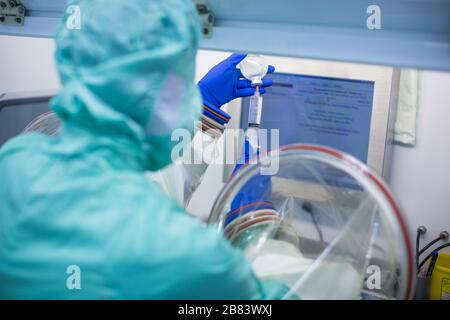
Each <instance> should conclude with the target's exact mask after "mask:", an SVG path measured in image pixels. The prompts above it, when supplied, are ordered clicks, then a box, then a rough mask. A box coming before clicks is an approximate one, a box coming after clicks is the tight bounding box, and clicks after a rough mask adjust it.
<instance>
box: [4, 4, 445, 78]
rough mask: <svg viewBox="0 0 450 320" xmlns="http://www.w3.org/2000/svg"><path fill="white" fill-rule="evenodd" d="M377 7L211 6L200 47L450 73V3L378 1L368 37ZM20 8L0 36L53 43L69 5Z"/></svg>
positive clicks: (340, 5) (350, 5)
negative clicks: (20, 19)
mask: <svg viewBox="0 0 450 320" xmlns="http://www.w3.org/2000/svg"><path fill="white" fill-rule="evenodd" d="M372 2H373V1H369V0H346V1H336V0H315V1H310V0H277V1H271V0H263V1H261V0H246V1H242V0H227V1H223V0H208V1H206V3H207V4H208V12H210V13H211V14H213V15H214V20H215V22H214V34H213V36H212V37H211V38H209V39H202V41H201V48H203V49H210V50H227V51H243V52H258V53H262V54H271V55H283V56H289V57H302V58H310V59H323V60H334V61H351V62H359V63H369V64H382V65H389V66H396V67H413V68H423V69H435V70H446V71H450V1H448V0H381V1H377V5H379V6H380V8H381V21H382V24H381V29H380V30H369V29H367V26H366V20H367V18H368V16H369V15H368V14H367V12H366V10H367V8H368V6H369V5H371V4H372ZM22 4H23V5H24V6H25V7H26V9H27V13H26V16H25V23H24V25H23V26H21V27H17V26H4V25H0V34H7V35H17V36H33V37H53V36H54V34H55V31H56V28H57V25H58V23H59V21H60V17H61V16H62V13H63V11H64V6H65V1H64V0H48V1H36V0H22ZM203 22H205V21H203ZM262 34H263V36H261V35H262Z"/></svg>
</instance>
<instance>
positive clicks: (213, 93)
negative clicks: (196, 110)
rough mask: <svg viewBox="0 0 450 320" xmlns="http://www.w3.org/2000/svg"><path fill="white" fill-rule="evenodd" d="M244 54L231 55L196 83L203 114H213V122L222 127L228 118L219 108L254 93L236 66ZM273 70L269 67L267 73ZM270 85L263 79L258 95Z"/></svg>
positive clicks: (253, 89)
mask: <svg viewBox="0 0 450 320" xmlns="http://www.w3.org/2000/svg"><path fill="white" fill-rule="evenodd" d="M246 56H247V55H246V54H238V53H233V54H232V55H231V56H230V57H228V58H227V59H225V60H224V61H222V62H220V63H219V64H218V65H216V66H215V67H213V68H212V69H211V70H210V71H209V72H208V73H207V74H206V75H205V76H204V77H203V78H202V79H201V80H200V82H199V83H198V87H199V89H200V92H201V94H202V97H203V104H204V105H205V106H206V108H204V112H203V114H204V115H205V116H208V117H209V116H210V115H211V114H214V115H215V116H216V117H218V119H217V118H215V119H214V120H216V121H218V122H219V123H220V124H222V125H224V124H226V123H228V121H229V119H230V116H229V115H228V114H227V113H226V112H223V111H222V110H220V108H221V107H222V106H223V105H224V104H226V103H228V102H230V101H232V100H234V99H236V98H241V97H248V96H251V95H253V94H254V93H255V88H253V87H252V85H251V82H250V81H249V80H246V79H245V78H244V76H243V75H242V73H241V71H240V70H239V69H238V68H237V65H238V64H239V63H240V62H241V61H242V60H243V59H244V58H245V57H246ZM274 71H275V68H274V67H273V66H269V70H268V73H273V72H274ZM271 85H272V80H270V79H263V85H262V86H261V87H260V93H261V94H264V93H265V92H266V90H265V89H264V88H267V87H269V86H271Z"/></svg>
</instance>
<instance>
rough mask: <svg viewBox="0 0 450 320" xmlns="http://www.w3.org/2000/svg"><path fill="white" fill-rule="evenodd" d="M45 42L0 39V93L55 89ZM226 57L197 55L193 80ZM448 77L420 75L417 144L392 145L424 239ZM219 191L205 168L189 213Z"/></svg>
mask: <svg viewBox="0 0 450 320" xmlns="http://www.w3.org/2000/svg"><path fill="white" fill-rule="evenodd" d="M53 51H54V43H53V41H52V40H49V39H30V38H16V37H5V36H0V72H1V73H0V94H1V93H3V92H20V91H34V90H48V89H54V88H58V86H59V79H58V76H57V73H56V69H55V66H54V64H53ZM225 56H226V54H224V53H216V52H200V53H199V56H198V61H197V76H196V77H197V79H199V78H201V76H202V75H203V74H204V73H206V72H207V70H208V69H209V68H210V67H212V66H213V65H214V64H215V63H217V62H218V61H220V59H222V58H223V57H225ZM449 89H450V73H439V72H431V71H423V72H421V88H420V92H419V95H420V101H419V102H420V103H419V115H418V125H417V145H416V147H414V148H411V147H403V146H395V147H394V150H393V165H392V172H391V179H390V185H391V187H392V190H393V192H394V193H395V195H396V196H397V197H398V199H399V202H400V204H401V206H402V208H403V209H404V211H405V212H406V214H407V217H408V218H409V221H410V224H411V233H412V234H415V230H416V228H417V226H419V225H422V224H423V225H425V226H427V228H428V234H427V235H426V237H427V238H428V239H430V238H432V237H435V236H436V235H437V234H438V233H439V232H440V231H442V230H449V231H450V91H449ZM221 187H222V168H220V166H215V167H211V168H209V169H208V172H207V176H206V178H205V181H204V185H203V186H202V187H201V188H200V190H199V192H198V193H197V194H196V195H195V196H194V198H193V201H192V202H193V203H192V206H191V208H190V210H192V211H194V212H196V213H197V214H198V215H200V216H201V217H203V218H205V217H206V216H207V214H208V211H209V208H210V207H211V206H212V204H213V199H214V197H215V195H216V194H217V193H218V192H219V191H220V188H221Z"/></svg>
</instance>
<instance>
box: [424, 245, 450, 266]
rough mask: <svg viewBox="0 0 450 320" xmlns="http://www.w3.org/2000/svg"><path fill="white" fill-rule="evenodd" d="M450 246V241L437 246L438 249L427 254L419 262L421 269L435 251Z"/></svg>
mask: <svg viewBox="0 0 450 320" xmlns="http://www.w3.org/2000/svg"><path fill="white" fill-rule="evenodd" d="M447 247H450V243H445V244H443V245H440V246H439V247H437V248H436V249H434V250H433V252H431V253H430V254H429V255H427V256H426V257H425V259H423V260H422V262H421V263H420V264H419V269H420V268H422V267H423V265H424V264H425V263H426V262H427V261H428V259H430V258H431V257H432V256H433V253H434V252H439V251H441V250H442V249H444V248H447Z"/></svg>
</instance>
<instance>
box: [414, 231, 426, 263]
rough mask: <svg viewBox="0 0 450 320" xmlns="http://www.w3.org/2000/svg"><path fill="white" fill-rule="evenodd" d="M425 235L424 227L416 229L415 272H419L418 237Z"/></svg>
mask: <svg viewBox="0 0 450 320" xmlns="http://www.w3.org/2000/svg"><path fill="white" fill-rule="evenodd" d="M425 233H427V228H426V227H425V226H420V227H418V228H417V236H416V267H417V272H419V256H420V253H419V251H420V237H421V236H422V235H424V234H425Z"/></svg>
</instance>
